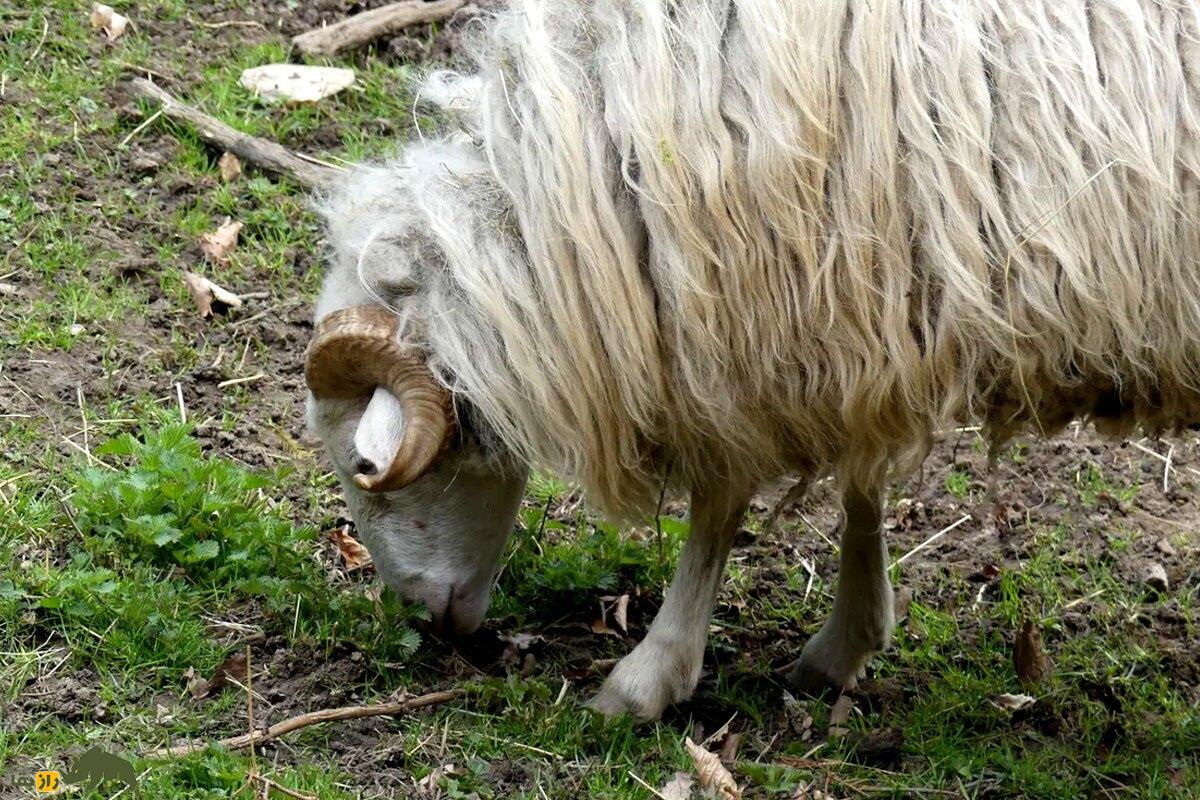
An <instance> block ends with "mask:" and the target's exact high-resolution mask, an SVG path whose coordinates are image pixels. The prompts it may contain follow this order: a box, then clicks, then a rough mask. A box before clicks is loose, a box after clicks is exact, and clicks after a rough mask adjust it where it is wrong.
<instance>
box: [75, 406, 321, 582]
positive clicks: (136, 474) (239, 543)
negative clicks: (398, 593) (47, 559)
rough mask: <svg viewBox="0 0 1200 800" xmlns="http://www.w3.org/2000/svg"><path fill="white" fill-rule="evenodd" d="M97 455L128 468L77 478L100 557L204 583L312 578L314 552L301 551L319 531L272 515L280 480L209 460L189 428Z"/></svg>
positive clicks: (81, 515) (121, 440) (84, 520)
mask: <svg viewBox="0 0 1200 800" xmlns="http://www.w3.org/2000/svg"><path fill="white" fill-rule="evenodd" d="M97 455H98V456H100V457H102V458H110V459H111V458H115V459H119V460H121V461H124V462H125V463H126V465H127V466H125V467H124V468H121V469H117V470H107V469H101V468H99V467H88V468H87V469H85V470H83V471H81V472H80V473H79V475H78V477H77V480H76V486H75V493H74V497H73V505H74V506H75V508H76V509H77V510H78V518H77V520H76V521H77V523H78V525H79V527H80V529H81V530H82V531H83V532H84V533H85V534H86V536H87V544H88V550H89V551H90V552H91V554H92V555H93V556H95V557H97V558H106V559H115V560H117V561H125V560H137V561H142V562H146V563H149V564H152V565H154V566H157V567H160V568H163V569H164V570H170V571H174V572H176V574H179V575H182V576H183V577H185V578H186V579H188V580H190V581H192V582H195V583H198V584H242V583H244V582H246V581H251V580H256V581H261V580H281V579H285V578H288V577H314V567H313V565H312V564H311V559H310V558H309V557H308V556H307V555H306V553H307V551H308V550H309V549H310V548H307V547H302V546H300V545H301V543H302V542H305V541H310V540H312V539H313V537H314V533H313V532H312V531H311V530H305V529H300V528H296V527H294V526H293V525H292V524H291V523H289V522H288V521H286V520H285V519H283V518H282V517H281V516H279V515H278V514H276V513H272V510H271V509H269V508H268V507H267V497H266V495H265V494H264V490H266V489H268V488H269V487H270V486H271V485H272V483H273V481H272V480H271V479H270V478H269V477H267V476H264V475H259V474H255V473H252V472H248V471H246V470H243V469H242V468H240V467H239V466H238V465H236V464H234V463H232V462H230V461H227V460H223V459H216V458H204V457H203V455H202V453H201V450H200V445H199V443H198V442H197V441H196V440H195V439H194V438H193V437H192V435H191V429H190V427H189V426H186V425H182V424H176V425H169V426H166V427H164V428H161V429H158V430H150V431H146V432H145V433H144V434H143V438H142V439H141V440H139V439H138V438H137V437H135V436H132V435H128V434H127V435H123V436H120V437H118V438H116V439H113V440H111V441H110V442H108V443H107V444H105V445H103V446H102V447H101V448H99V449H98V450H97ZM245 588H251V587H245Z"/></svg>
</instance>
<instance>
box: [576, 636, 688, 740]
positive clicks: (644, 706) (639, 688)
mask: <svg viewBox="0 0 1200 800" xmlns="http://www.w3.org/2000/svg"><path fill="white" fill-rule="evenodd" d="M692 661H693V659H688V658H686V656H685V654H683V653H681V652H679V650H678V649H677V648H674V647H671V646H663V645H661V644H659V643H657V642H655V641H653V640H646V641H644V642H642V643H641V644H640V645H638V646H637V647H635V648H634V649H633V652H631V653H630V654H629V655H627V656H625V657H624V658H623V659H621V660H620V661H619V662H618V663H617V666H616V668H615V669H613V671H612V674H611V675H609V676H608V679H607V680H606V681H604V685H603V686H601V687H600V691H599V693H598V694H597V695H596V696H595V697H593V698H592V699H591V700H590V701H589V702H588V704H587V705H588V707H589V708H591V709H593V710H595V711H599V712H600V713H601V714H603V715H604V716H606V717H617V716H620V715H622V714H628V715H630V716H631V717H633V718H635V719H637V720H639V721H642V722H648V721H651V720H656V719H658V718H659V717H660V716H662V712H663V710H664V709H666V707H667V706H669V705H671V704H672V703H676V702H678V701H680V700H683V699H685V698H686V697H687V696H688V695H690V694H691V692H692V688H694V687H695V685H696V681H697V680H698V679H699V677H700V666H699V663H696V664H692Z"/></svg>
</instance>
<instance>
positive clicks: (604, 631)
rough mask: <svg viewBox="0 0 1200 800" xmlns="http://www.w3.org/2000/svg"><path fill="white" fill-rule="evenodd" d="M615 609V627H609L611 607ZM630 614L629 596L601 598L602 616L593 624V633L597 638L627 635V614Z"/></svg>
mask: <svg viewBox="0 0 1200 800" xmlns="http://www.w3.org/2000/svg"><path fill="white" fill-rule="evenodd" d="M610 604H611V605H612V607H613V624H614V625H615V627H612V628H610V627H609V626H608V610H609V605H610ZM628 613H629V595H627V594H623V595H621V596H620V597H616V596H614V595H606V596H605V597H601V598H600V616H599V618H597V619H596V620H594V621H593V622H592V625H591V628H592V633H594V634H596V635H597V636H622V635H624V634H625V633H627V628H626V622H627V619H626V617H627V614H628Z"/></svg>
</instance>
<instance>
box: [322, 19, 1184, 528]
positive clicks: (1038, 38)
mask: <svg viewBox="0 0 1200 800" xmlns="http://www.w3.org/2000/svg"><path fill="white" fill-rule="evenodd" d="M474 57H475V61H476V64H477V67H478V68H477V70H476V74H473V75H470V76H462V77H459V76H455V75H451V74H446V73H441V74H439V75H437V76H434V78H433V79H432V80H431V82H430V83H429V85H428V87H427V90H426V93H425V94H426V96H427V97H429V98H431V99H434V100H436V101H437V102H440V103H442V104H444V105H445V106H446V108H447V110H448V112H450V113H451V114H452V115H454V116H455V117H456V118H457V119H458V120H459V125H460V128H461V130H459V131H458V132H456V133H453V134H448V135H447V136H445V137H443V138H440V139H438V140H436V141H429V142H424V143H422V144H419V145H416V146H413V147H410V148H409V149H408V150H406V151H405V153H404V154H403V155H402V156H401V157H400V158H399V159H398V160H397V161H396V162H395V163H392V164H388V165H386V166H384V167H382V168H375V169H372V170H369V171H364V172H361V173H358V174H357V175H355V176H353V177H351V178H350V179H349V180H348V181H347V183H346V184H345V185H344V186H343V187H341V188H340V189H339V190H337V191H335V193H334V194H333V195H332V196H331V197H330V198H329V199H328V202H327V204H326V214H327V216H328V218H329V220H330V224H331V237H330V240H331V243H332V247H333V249H334V252H335V254H336V264H337V267H336V268H337V269H339V270H343V271H346V270H351V269H353V270H355V274H357V275H361V276H363V277H364V279H365V280H367V282H368V283H369V284H370V285H372V286H375V287H376V289H377V292H376V293H377V294H378V295H380V296H381V297H384V299H385V300H386V301H387V302H388V303H389V304H393V305H394V306H396V307H398V308H403V310H404V312H405V313H406V315H407V316H408V317H409V318H410V319H412V320H414V321H416V323H415V324H417V323H419V324H418V327H417V328H416V329H414V332H413V335H414V336H418V337H420V338H422V339H423V340H424V341H426V342H427V344H428V347H429V348H430V350H431V353H432V356H433V365H434V367H435V369H437V370H438V372H439V373H440V374H441V375H443V376H444V377H445V378H446V380H447V381H450V382H451V383H452V385H453V388H454V389H455V391H456V392H458V393H459V394H460V396H461V397H462V398H464V399H465V400H467V401H469V402H471V403H472V404H474V406H475V407H476V409H478V411H479V413H480V414H481V416H482V418H483V419H485V420H486V422H487V424H488V425H489V426H490V427H491V428H492V430H493V432H494V434H495V435H496V436H498V437H499V438H500V439H501V440H502V441H503V442H504V443H505V444H506V445H507V446H508V447H509V448H511V450H512V451H513V452H515V453H517V454H519V455H520V456H521V457H523V458H525V459H527V460H529V461H530V462H531V463H534V464H537V465H543V466H547V467H549V468H551V469H553V470H555V471H557V472H559V473H560V474H563V475H565V476H567V477H569V478H572V479H574V480H577V481H579V482H580V483H581V484H582V485H583V486H584V487H585V488H586V489H587V490H588V492H589V494H590V496H591V498H592V500H593V501H595V502H596V503H598V504H599V505H600V506H601V507H602V508H604V509H605V510H607V511H609V512H612V513H614V514H617V515H628V514H633V513H638V512H641V511H644V510H645V509H647V508H648V507H650V506H651V505H652V504H653V501H654V500H655V499H656V497H657V494H658V489H659V482H660V480H661V478H662V475H663V474H664V472H666V470H667V467H668V465H672V466H671V473H672V476H673V482H675V483H677V484H678V485H681V486H686V485H689V484H691V483H693V482H694V481H695V480H696V479H697V478H704V477H709V476H712V475H713V474H730V475H732V476H736V477H738V478H739V479H740V480H750V481H754V480H760V479H765V478H768V477H771V476H774V475H777V474H779V473H781V472H783V471H786V470H788V469H791V468H793V467H795V466H796V465H797V464H815V465H817V466H825V467H830V468H833V469H836V470H838V471H841V472H842V473H843V474H845V475H848V476H851V477H852V478H853V479H854V481H855V482H857V483H859V484H862V485H869V484H870V483H871V482H877V481H880V480H883V479H885V478H886V477H887V476H888V475H889V474H892V473H894V472H896V471H900V470H906V469H909V468H911V467H913V466H914V464H915V463H916V462H917V461H919V459H921V458H923V457H924V455H925V453H926V452H927V448H928V443H929V441H930V438H931V436H932V434H933V432H934V431H936V430H939V429H942V428H943V427H945V426H947V425H950V424H951V423H953V422H954V421H956V420H964V419H969V418H980V419H983V420H984V421H985V422H986V423H987V424H988V425H989V429H990V430H991V431H992V432H993V435H994V436H996V437H997V438H1003V437H1005V436H1008V435H1010V434H1012V433H1013V432H1015V431H1017V430H1020V429H1021V428H1023V427H1032V428H1034V429H1035V430H1041V431H1043V432H1050V431H1053V430H1054V429H1056V428H1058V427H1060V426H1062V425H1063V424H1065V423H1066V422H1067V421H1068V420H1069V419H1070V418H1071V417H1072V416H1075V415H1092V416H1095V417H1097V418H1101V419H1103V420H1105V421H1108V422H1112V423H1116V424H1117V426H1118V427H1124V426H1129V425H1132V424H1140V425H1142V426H1144V427H1146V428H1148V429H1159V428H1164V427H1172V426H1176V425H1181V424H1186V423H1191V422H1195V421H1197V420H1200V391H1198V390H1200V262H1198V260H1197V259H1198V258H1200V215H1198V211H1200V209H1198V207H1197V202H1198V200H1200V2H1196V1H1195V0H1027V1H1025V2H1019V3H1014V2H1006V0H872V1H871V2H868V0H828V1H826V2H791V1H789V0H739V1H738V2H731V1H729V0H725V1H720V0H708V1H701V0H690V1H689V2H670V1H669V0H612V1H610V2H586V1H584V0H579V1H578V2H566V1H565V0H540V1H539V0H524V1H523V2H521V1H518V2H514V3H512V4H511V7H510V8H509V9H508V10H506V11H504V12H502V13H500V14H498V15H497V16H496V17H495V18H494V19H489V20H488V21H486V23H484V24H483V25H481V30H480V35H479V36H478V39H477V43H476V46H475V49H474Z"/></svg>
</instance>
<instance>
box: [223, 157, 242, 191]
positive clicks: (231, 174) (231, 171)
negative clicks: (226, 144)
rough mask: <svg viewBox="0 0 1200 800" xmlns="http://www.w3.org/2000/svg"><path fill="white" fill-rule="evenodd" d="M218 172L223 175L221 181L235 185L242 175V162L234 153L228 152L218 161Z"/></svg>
mask: <svg viewBox="0 0 1200 800" xmlns="http://www.w3.org/2000/svg"><path fill="white" fill-rule="evenodd" d="M217 170H218V171H219V172H220V173H221V180H222V181H224V182H225V183H233V182H234V181H235V180H237V179H238V176H239V175H241V174H242V162H241V160H240V159H239V158H238V157H237V156H235V155H234V154H233V153H230V152H228V151H226V152H224V153H222V154H221V158H220V160H219V161H217Z"/></svg>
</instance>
